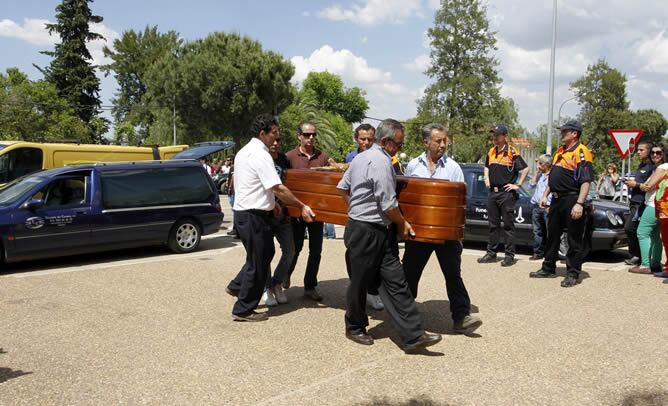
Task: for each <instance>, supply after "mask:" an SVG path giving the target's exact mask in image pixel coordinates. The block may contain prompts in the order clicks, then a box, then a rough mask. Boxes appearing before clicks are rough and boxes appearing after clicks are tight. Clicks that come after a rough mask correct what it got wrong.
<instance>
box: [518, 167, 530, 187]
mask: <svg viewBox="0 0 668 406" xmlns="http://www.w3.org/2000/svg"><path fill="white" fill-rule="evenodd" d="M528 174H529V167H528V166H527V167H526V168H524V169H522V170H521V171H520V178H519V180H518V181H517V186H518V187H521V186H522V185H523V184H524V179H526V177H527V175H528Z"/></svg>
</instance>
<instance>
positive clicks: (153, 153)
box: [0, 140, 188, 184]
mask: <svg viewBox="0 0 668 406" xmlns="http://www.w3.org/2000/svg"><path fill="white" fill-rule="evenodd" d="M186 148H188V145H174V146H169V147H125V146H120V145H95V144H49V143H44V144H42V143H37V142H27V141H1V140H0V184H3V183H7V182H10V181H12V180H14V179H16V178H20V177H21V176H23V175H27V174H29V173H33V172H36V171H39V170H42V169H51V168H57V167H61V166H65V165H72V164H78V163H94V162H112V161H145V160H151V159H162V160H165V159H170V158H172V157H173V156H174V155H176V154H178V153H179V152H181V151H183V150H185V149H186Z"/></svg>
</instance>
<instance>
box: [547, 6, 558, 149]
mask: <svg viewBox="0 0 668 406" xmlns="http://www.w3.org/2000/svg"><path fill="white" fill-rule="evenodd" d="M556 53H557V0H553V3H552V53H551V54H550V96H549V101H548V107H547V147H546V151H545V152H546V153H547V154H550V155H551V154H552V119H553V117H552V115H553V114H554V58H555V54H556Z"/></svg>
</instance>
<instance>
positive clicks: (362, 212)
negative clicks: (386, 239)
mask: <svg viewBox="0 0 668 406" xmlns="http://www.w3.org/2000/svg"><path fill="white" fill-rule="evenodd" d="M336 187H337V189H341V190H347V191H348V192H349V193H350V199H349V202H348V217H349V218H351V219H353V220H357V221H364V222H367V223H375V224H382V225H386V226H387V225H390V224H391V223H392V221H391V220H390V219H389V218H388V217H387V215H386V214H385V211H387V210H390V209H393V208H397V207H399V202H398V201H397V193H396V187H397V182H396V175H395V173H394V169H392V161H391V157H390V156H389V155H388V154H387V152H385V150H383V149H382V148H381V147H380V146H378V145H377V144H374V145H373V146H372V147H371V148H369V149H367V150H366V151H364V152H361V153H360V154H359V155H357V157H356V158H355V159H353V161H352V163H351V164H350V167H349V168H348V170H347V171H346V172H345V173H344V174H343V178H341V181H340V182H339V184H338V185H337V186H336Z"/></svg>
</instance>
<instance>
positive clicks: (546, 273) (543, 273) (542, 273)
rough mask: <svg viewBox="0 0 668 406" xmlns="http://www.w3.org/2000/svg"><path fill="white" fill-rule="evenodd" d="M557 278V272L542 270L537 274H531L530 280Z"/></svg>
mask: <svg viewBox="0 0 668 406" xmlns="http://www.w3.org/2000/svg"><path fill="white" fill-rule="evenodd" d="M556 277H557V273H556V272H549V271H546V270H544V269H542V268H541V269H540V270H538V271H537V272H531V273H529V278H556Z"/></svg>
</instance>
